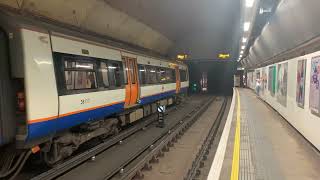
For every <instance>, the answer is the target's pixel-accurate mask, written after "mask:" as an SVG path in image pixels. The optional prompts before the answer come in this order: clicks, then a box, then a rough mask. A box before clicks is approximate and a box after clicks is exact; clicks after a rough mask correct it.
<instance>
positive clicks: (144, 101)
mask: <svg viewBox="0 0 320 180" xmlns="http://www.w3.org/2000/svg"><path fill="white" fill-rule="evenodd" d="M175 93H176V90H172V91H168V92H165V93H161V94H157V95H152V96H147V97H143V98H141V99H140V104H141V105H145V104H149V103H151V102H154V101H157V100H159V99H163V98H166V97H169V96H173V95H174V94H175Z"/></svg>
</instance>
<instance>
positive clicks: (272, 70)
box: [268, 66, 276, 97]
mask: <svg viewBox="0 0 320 180" xmlns="http://www.w3.org/2000/svg"><path fill="white" fill-rule="evenodd" d="M268 82H269V83H268V90H269V92H270V94H271V96H273V97H274V94H275V92H276V66H269V76H268Z"/></svg>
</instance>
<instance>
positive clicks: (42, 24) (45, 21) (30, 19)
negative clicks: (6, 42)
mask: <svg viewBox="0 0 320 180" xmlns="http://www.w3.org/2000/svg"><path fill="white" fill-rule="evenodd" d="M0 22H1V23H6V24H9V25H10V26H14V27H17V28H27V29H31V30H34V31H40V32H41V31H44V32H46V33H48V32H49V33H51V34H60V35H62V34H63V35H65V36H72V37H76V38H79V39H83V40H86V41H91V42H94V43H96V44H97V45H99V44H100V45H104V46H109V47H113V48H117V49H119V50H125V51H128V52H129V53H133V54H136V55H139V56H145V57H149V58H154V59H158V60H161V61H167V62H170V63H176V64H180V65H185V64H184V63H182V62H178V61H170V60H167V59H169V58H168V57H166V56H163V55H161V54H159V53H157V52H154V51H152V50H150V49H147V48H143V47H140V46H137V45H134V44H130V43H127V42H124V41H120V40H117V39H114V38H112V37H108V36H105V35H101V34H98V33H95V32H92V31H88V30H84V29H79V28H78V27H76V26H73V25H70V24H66V23H61V22H58V21H56V20H52V19H49V18H47V17H43V16H37V15H35V14H31V13H28V12H23V13H22V12H20V11H18V10H16V9H13V8H10V7H3V6H1V5H0Z"/></svg>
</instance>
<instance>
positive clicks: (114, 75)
mask: <svg viewBox="0 0 320 180" xmlns="http://www.w3.org/2000/svg"><path fill="white" fill-rule="evenodd" d="M108 74H109V83H110V86H114V87H121V86H122V84H123V81H124V73H123V66H122V62H119V61H108Z"/></svg>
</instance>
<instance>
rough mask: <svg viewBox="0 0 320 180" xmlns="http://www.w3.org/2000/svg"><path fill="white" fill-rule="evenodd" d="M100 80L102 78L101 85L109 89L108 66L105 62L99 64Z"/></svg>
mask: <svg viewBox="0 0 320 180" xmlns="http://www.w3.org/2000/svg"><path fill="white" fill-rule="evenodd" d="M99 72H100V75H101V78H102V84H103V86H104V87H109V79H108V64H107V63H106V62H101V63H100V69H99Z"/></svg>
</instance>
